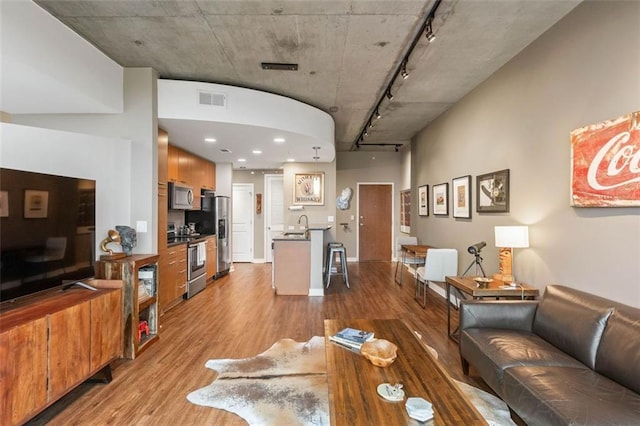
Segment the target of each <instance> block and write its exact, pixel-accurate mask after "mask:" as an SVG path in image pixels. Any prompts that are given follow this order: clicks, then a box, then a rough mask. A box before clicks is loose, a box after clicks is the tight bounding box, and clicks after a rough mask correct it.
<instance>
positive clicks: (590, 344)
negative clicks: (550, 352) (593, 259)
mask: <svg viewBox="0 0 640 426" xmlns="http://www.w3.org/2000/svg"><path fill="white" fill-rule="evenodd" d="M612 304H613V302H611V301H610V300H606V299H603V298H601V297H598V296H594V295H591V294H588V293H584V292H582V291H579V290H575V289H572V288H569V287H564V286H559V285H550V286H547V289H546V291H545V292H544V296H543V297H542V301H541V302H540V304H539V305H538V310H537V311H536V317H535V319H534V320H533V332H534V333H536V334H537V335H538V336H540V337H542V338H543V339H544V340H546V341H548V342H549V343H551V344H552V345H554V346H555V347H557V348H559V349H560V350H562V351H564V352H566V353H568V354H570V355H572V356H573V357H575V358H577V359H578V360H579V361H580V362H582V363H583V364H585V365H587V366H589V367H590V368H594V367H595V360H596V351H597V350H598V344H599V343H600V337H601V336H602V332H603V331H604V327H605V325H606V323H607V319H608V318H609V316H610V315H611V312H612V311H613V309H612Z"/></svg>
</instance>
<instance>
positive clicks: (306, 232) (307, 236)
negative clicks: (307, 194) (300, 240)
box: [298, 214, 309, 238]
mask: <svg viewBox="0 0 640 426" xmlns="http://www.w3.org/2000/svg"><path fill="white" fill-rule="evenodd" d="M303 217H304V218H305V219H306V221H305V222H306V223H305V226H304V237H305V238H309V218H308V217H307V215H306V214H301V215H300V217H299V218H298V225H300V222H302V218H303Z"/></svg>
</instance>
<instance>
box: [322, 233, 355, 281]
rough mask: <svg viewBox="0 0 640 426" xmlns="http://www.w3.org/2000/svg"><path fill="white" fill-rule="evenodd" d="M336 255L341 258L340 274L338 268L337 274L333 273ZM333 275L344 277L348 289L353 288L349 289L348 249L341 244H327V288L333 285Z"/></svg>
mask: <svg viewBox="0 0 640 426" xmlns="http://www.w3.org/2000/svg"><path fill="white" fill-rule="evenodd" d="M336 254H337V255H339V256H340V272H338V271H337V269H338V268H337V266H336V272H332V270H333V265H334V260H335V256H336ZM332 275H342V279H343V280H344V283H345V285H346V286H347V288H351V287H349V270H348V269H347V249H346V248H345V247H344V245H343V244H342V243H340V242H333V243H329V244H327V288H329V284H331V276H332Z"/></svg>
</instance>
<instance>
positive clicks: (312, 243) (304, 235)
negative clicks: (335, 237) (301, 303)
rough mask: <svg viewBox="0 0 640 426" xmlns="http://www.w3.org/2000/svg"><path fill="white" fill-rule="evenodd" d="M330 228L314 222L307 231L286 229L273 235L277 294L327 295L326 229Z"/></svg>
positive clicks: (274, 285)
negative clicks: (325, 274)
mask: <svg viewBox="0 0 640 426" xmlns="http://www.w3.org/2000/svg"><path fill="white" fill-rule="evenodd" d="M329 229H331V226H328V225H319V226H313V225H312V226H309V227H308V228H307V231H305V232H285V233H283V234H282V236H280V237H276V238H274V239H273V265H272V268H273V269H272V272H273V274H272V278H273V287H274V289H275V290H276V294H279V295H283V294H287V295H300V296H303V295H304V296H324V285H323V283H324V280H323V269H324V268H323V265H324V235H325V233H324V231H328V230H329Z"/></svg>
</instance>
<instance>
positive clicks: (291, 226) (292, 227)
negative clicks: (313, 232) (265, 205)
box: [287, 225, 296, 231]
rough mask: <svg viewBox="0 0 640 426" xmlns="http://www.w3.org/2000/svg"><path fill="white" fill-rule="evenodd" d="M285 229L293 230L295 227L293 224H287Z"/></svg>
mask: <svg viewBox="0 0 640 426" xmlns="http://www.w3.org/2000/svg"><path fill="white" fill-rule="evenodd" d="M287 229H288V230H289V231H295V229H296V227H295V226H293V225H289V226H288V227H287Z"/></svg>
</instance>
